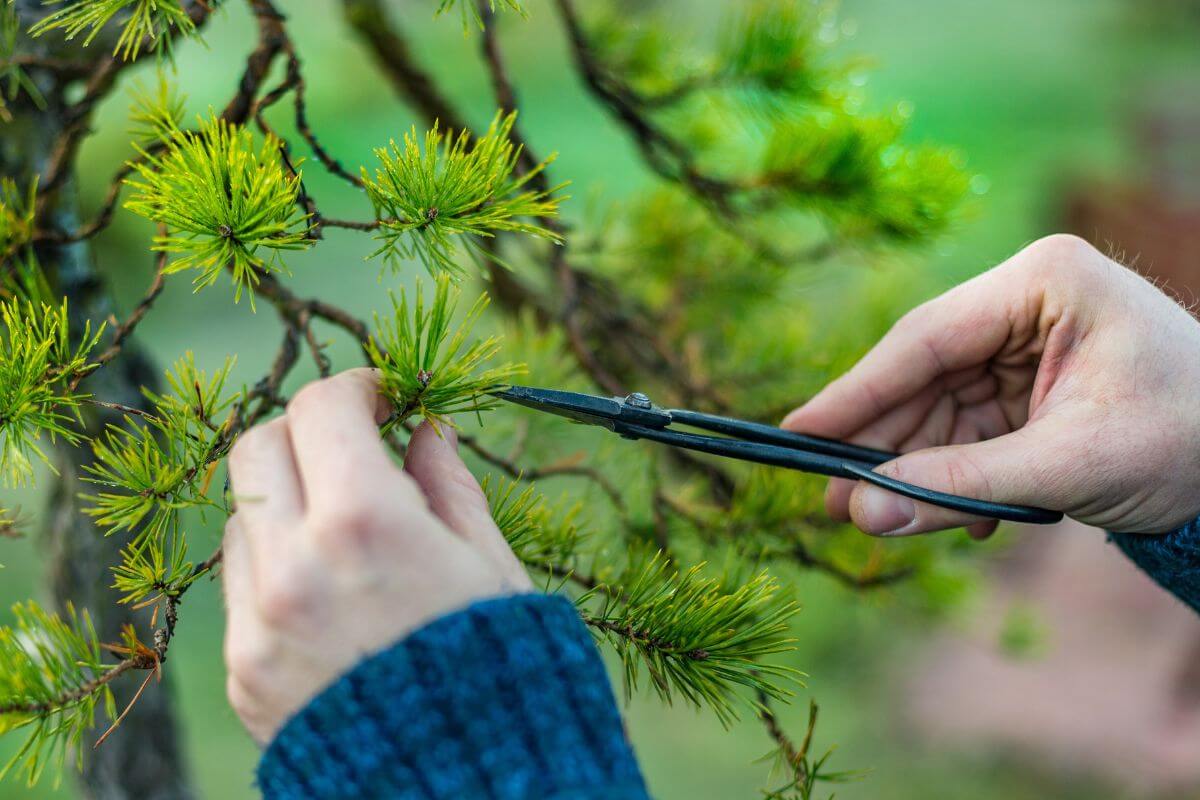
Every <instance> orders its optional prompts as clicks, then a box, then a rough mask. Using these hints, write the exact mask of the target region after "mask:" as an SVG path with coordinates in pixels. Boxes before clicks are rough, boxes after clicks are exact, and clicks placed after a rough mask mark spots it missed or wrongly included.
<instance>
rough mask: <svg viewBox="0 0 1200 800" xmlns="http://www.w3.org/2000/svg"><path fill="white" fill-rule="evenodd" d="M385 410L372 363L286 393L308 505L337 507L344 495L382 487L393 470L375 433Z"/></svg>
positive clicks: (374, 491)
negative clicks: (287, 394)
mask: <svg viewBox="0 0 1200 800" xmlns="http://www.w3.org/2000/svg"><path fill="white" fill-rule="evenodd" d="M390 413H391V412H390V407H389V404H388V403H387V401H386V400H384V398H383V397H382V396H381V395H380V394H379V379H378V375H377V373H376V371H375V370H372V369H365V368H363V369H352V370H347V371H346V372H342V373H339V374H338V375H335V376H333V377H332V378H326V379H324V380H320V381H316V382H314V383H310V384H308V385H307V386H305V387H304V388H303V389H301V390H300V391H299V392H298V393H297V394H296V396H295V397H293V398H292V400H291V402H290V403H288V407H287V414H286V416H285V419H286V420H287V424H288V429H289V432H290V435H291V441H292V449H293V452H294V453H295V455H296V465H297V469H298V471H299V474H300V480H301V482H302V485H303V489H304V496H305V500H306V501H307V505H308V507H309V508H310V509H312V510H320V509H323V508H324V509H329V508H338V507H341V506H344V505H345V503H346V500H347V498H348V497H350V496H362V495H371V496H378V495H379V494H380V492H381V491H384V490H385V489H384V487H385V485H386V480H387V479H388V478H390V477H392V476H395V475H396V474H397V470H396V467H395V465H394V464H393V463H392V461H391V458H389V456H388V454H387V452H386V451H385V450H384V445H383V441H382V439H381V438H380V435H379V425H380V424H381V423H382V422H384V421H385V420H386V419H387V417H388V415H389V414H390ZM393 488H394V487H393Z"/></svg>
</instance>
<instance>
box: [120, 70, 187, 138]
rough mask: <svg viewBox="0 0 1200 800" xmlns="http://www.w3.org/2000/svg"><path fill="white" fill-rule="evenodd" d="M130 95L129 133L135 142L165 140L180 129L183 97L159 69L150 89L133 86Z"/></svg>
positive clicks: (137, 85) (139, 85) (182, 114)
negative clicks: (131, 104)
mask: <svg viewBox="0 0 1200 800" xmlns="http://www.w3.org/2000/svg"><path fill="white" fill-rule="evenodd" d="M130 95H131V96H132V98H133V107H132V108H130V110H129V121H130V123H131V127H130V130H129V133H130V134H131V135H133V136H134V137H135V138H136V139H137V140H138V141H140V142H144V143H150V142H155V141H168V140H170V139H171V138H172V136H173V135H174V133H175V132H176V131H178V130H179V129H180V126H181V125H182V124H183V116H184V113H185V112H184V97H183V95H181V94H179V92H178V91H177V90H176V88H175V84H173V83H171V82H170V81H169V80H167V76H166V74H165V73H164V72H163V71H162V70H159V73H158V77H157V80H156V81H155V83H154V88H153V89H147V88H146V87H145V86H142V85H141V84H135V85H134V87H133V90H132V91H131V92H130Z"/></svg>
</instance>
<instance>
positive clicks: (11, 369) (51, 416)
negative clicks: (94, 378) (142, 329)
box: [0, 298, 103, 486]
mask: <svg viewBox="0 0 1200 800" xmlns="http://www.w3.org/2000/svg"><path fill="white" fill-rule="evenodd" d="M0 328H2V333H0V483H3V484H4V485H6V486H23V485H26V484H27V483H29V482H30V481H31V480H32V478H33V462H34V460H39V461H42V462H43V463H44V464H46V466H47V467H49V468H50V469H51V470H53V469H54V467H53V465H51V463H50V460H49V458H48V457H47V456H46V453H45V452H44V450H43V449H42V445H41V442H42V439H43V437H46V438H48V439H50V440H51V441H54V440H55V439H56V438H60V437H61V438H62V439H64V440H66V441H68V442H77V441H78V440H79V435H78V434H77V433H76V432H75V431H74V430H72V429H71V428H69V427H68V425H69V424H70V423H71V422H72V421H73V420H74V419H75V418H76V416H77V413H78V408H79V403H80V402H81V401H82V400H83V398H84V395H82V394H78V393H76V392H74V391H73V390H72V389H71V388H70V384H71V382H72V380H73V378H74V377H75V376H76V375H79V374H81V373H83V372H84V371H85V370H86V369H87V356H88V353H89V352H90V351H91V350H92V348H94V347H95V345H96V342H97V340H98V339H99V337H100V335H101V332H102V331H103V326H101V330H98V331H96V333H95V334H93V333H92V332H91V328H90V326H89V327H88V328H87V329H85V330H84V331H83V334H82V336H81V337H80V339H79V342H78V344H76V345H73V344H72V342H71V337H70V334H69V333H68V325H67V304H66V301H65V300H64V301H63V302H62V305H60V306H58V307H54V306H49V305H45V304H43V303H40V302H35V301H34V300H22V299H20V298H14V299H12V300H9V301H7V302H3V303H0Z"/></svg>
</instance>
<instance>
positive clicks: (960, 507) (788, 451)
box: [615, 411, 1063, 525]
mask: <svg viewBox="0 0 1200 800" xmlns="http://www.w3.org/2000/svg"><path fill="white" fill-rule="evenodd" d="M675 413H676V412H674V411H672V412H671V415H672V420H673V421H678V422H681V423H683V422H684V420H683V419H679V418H676V417H675ZM694 413H697V412H686V414H689V415H690V414H694ZM700 416H708V415H700ZM717 419H722V418H719V417H718V418H717ZM730 422H736V423H739V425H738V426H736V427H741V426H746V425H757V423H752V422H743V421H741V420H730ZM686 424H689V425H690V424H692V423H691V422H688V423H686ZM761 427H762V428H768V427H769V426H766V425H763V426H761ZM615 430H616V432H617V433H619V434H621V435H622V436H625V437H628V438H630V439H649V440H650V441H652V442H660V443H662V444H669V445H671V446H673V447H682V448H684V449H685V450H695V451H697V452H701V453H709V454H711V455H716V456H725V457H727V458H737V459H741V460H742V461H753V462H755V463H758V464H769V465H771V466H776V467H786V468H788V469H798V470H803V471H805V472H815V473H817V474H820V475H828V476H830V477H835V478H850V479H853V480H864V481H867V482H868V483H873V484H875V485H876V486H879V487H881V488H884V489H887V490H888V491H890V492H895V493H896V494H899V495H903V496H904V497H909V498H912V499H913V500H920V501H921V502H923V503H930V504H932V505H935V506H941V507H942V508H948V509H951V510H953V511H962V512H963V513H966V514H973V515H975V516H979V517H984V518H987V519H1001V520H1007V521H1009V522H1024V523H1028V524H1032V525H1047V524H1051V523H1054V522H1058V521H1060V520H1061V519H1062V517H1063V515H1062V513H1061V512H1059V511H1050V510H1048V509H1045V508H1036V507H1034V506H1021V505H1012V504H1009V503H992V502H988V501H986V500H974V499H972V498H969V497H960V496H958V495H955V494H947V493H946V492H937V491H934V490H933V489H926V488H924V487H921V486H916V485H914V484H911V483H905V482H904V481H899V480H896V479H895V478H889V477H887V476H886V475H880V474H879V473H877V472H874V471H873V470H872V469H871V467H872V466H877V465H878V464H880V463H882V461H876V462H874V463H870V462H864V461H858V460H855V459H853V458H845V457H840V456H834V455H829V454H827V453H820V452H812V451H809V450H804V449H796V448H795V447H789V446H780V445H778V444H772V443H767V442H762V441H744V440H742V439H724V438H719V437H716V436H701V435H699V434H695V433H684V432H682V431H673V430H667V429H663V428H647V427H644V426H641V425H631V424H628V423H624V422H618V423H617V424H616V427H615ZM709 430H712V428H709ZM730 430H732V429H730ZM758 433H762V432H761V431H759V432H758ZM780 433H784V434H787V431H780ZM790 436H799V434H789V437H790ZM804 438H806V439H807V438H812V437H804ZM819 441H822V442H828V440H819ZM833 444H840V443H838V442H834V443H833ZM845 446H846V447H854V446H853V445H845ZM863 449H865V448H863ZM872 452H874V453H875V455H876V456H878V455H880V454H881V453H882V451H878V450H876V451H872ZM884 455H887V456H888V458H886V459H884V460H889V459H890V458H894V456H892V455H890V454H884Z"/></svg>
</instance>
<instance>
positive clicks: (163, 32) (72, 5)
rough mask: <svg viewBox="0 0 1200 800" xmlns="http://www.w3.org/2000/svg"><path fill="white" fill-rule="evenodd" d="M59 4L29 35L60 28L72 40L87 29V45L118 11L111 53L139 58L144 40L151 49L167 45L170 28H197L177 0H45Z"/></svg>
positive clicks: (85, 43)
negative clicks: (117, 29) (117, 28)
mask: <svg viewBox="0 0 1200 800" xmlns="http://www.w3.org/2000/svg"><path fill="white" fill-rule="evenodd" d="M62 3H65V4H66V5H64V6H63V8H60V9H59V10H58V11H55V12H54V13H53V14H50V15H49V16H47V17H45V18H43V19H42V20H40V21H39V22H38V23H37V24H35V25H34V26H33V27H32V28H30V29H29V33H30V35H31V36H34V37H37V36H41V35H42V34H44V33H47V32H49V31H53V30H61V31H62V32H63V33H64V34H65V35H66V38H67V39H74V38H75V37H76V36H78V35H79V34H81V33H83V32H85V31H87V37H86V38H85V39H84V40H83V44H84V46H85V47H86V46H87V45H90V44H91V43H92V40H93V39H95V38H96V35H97V34H98V33H100V30H101V29H102V28H103V27H104V26H105V25H107V24H108V22H109V21H110V20H111V19H112V18H113V17H115V16H117V15H118V14H120V15H121V16H122V17H123V18H124V24H123V26H122V28H121V35H120V36H119V37H118V38H117V44H116V46H115V47H114V48H113V55H114V56H115V55H120V57H121V58H123V59H124V60H126V61H130V60H132V59H135V58H137V57H138V54H139V53H140V52H141V49H142V45H143V44H144V43H146V42H149V45H150V48H151V49H153V50H158V49H159V48H160V47H164V46H166V45H168V44H169V43H170V36H169V35H168V34H169V33H170V31H171V29H172V28H176V29H178V30H179V31H181V32H182V33H184V34H189V33H191V32H193V31H194V30H195V29H196V26H195V24H194V23H193V22H192V19H191V17H189V16H188V15H187V12H186V11H184V10H183V6H182V5H180V2H179V0H47V5H51V4H62Z"/></svg>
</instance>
